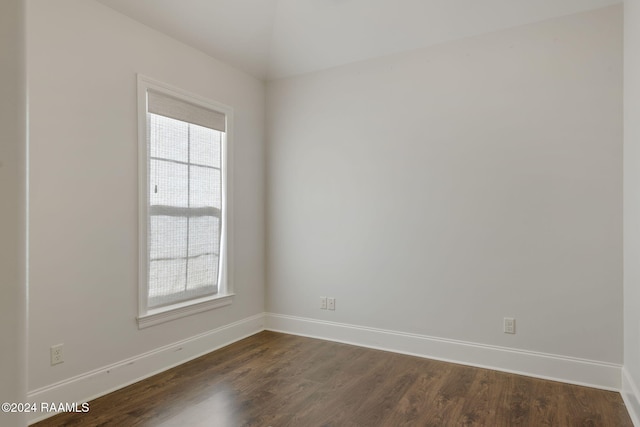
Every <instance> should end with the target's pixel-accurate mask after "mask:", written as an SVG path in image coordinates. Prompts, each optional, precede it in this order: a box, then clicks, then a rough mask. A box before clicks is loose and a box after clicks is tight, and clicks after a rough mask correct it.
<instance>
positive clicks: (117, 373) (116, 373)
mask: <svg viewBox="0 0 640 427" xmlns="http://www.w3.org/2000/svg"><path fill="white" fill-rule="evenodd" d="M262 330H264V314H263V313H260V314H257V315H255V316H252V317H248V318H246V319H243V320H240V321H238V322H234V323H231V324H229V325H225V326H222V327H220V328H217V329H213V330H211V331H207V332H205V333H202V334H199V335H196V336H193V337H190V338H187V339H185V340H182V341H178V342H175V343H172V344H169V345H166V346H164V347H160V348H157V349H155V350H152V351H149V352H147V353H144V354H140V355H137V356H135V357H132V358H129V359H126V360H122V361H120V362H117V363H115V364H113V365H109V366H104V367H102V368H99V369H96V370H93V371H91V372H86V373H84V374H81V375H78V376H75V377H73V378H69V379H67V380H64V381H60V382H58V383H55V384H51V385H48V386H46V387H42V388H39V389H37V390H33V391H30V392H29V394H28V395H27V400H28V401H29V402H56V403H58V402H69V403H71V402H88V401H89V400H92V399H95V398H97V397H100V396H103V395H105V394H107V393H110V392H112V391H115V390H118V389H120V388H123V387H126V386H128V385H130V384H133V383H135V382H138V381H140V380H142V379H144V378H148V377H150V376H152V375H155V374H157V373H160V372H163V371H166V370H168V369H170V368H173V367H174V366H177V365H180V364H182V363H185V362H188V361H189V360H192V359H195V358H197V357H200V356H202V355H204V354H207V353H210V352H212V351H214V350H216V349H219V348H221V347H224V346H226V345H229V344H231V343H233V342H235V341H239V340H241V339H243V338H246V337H248V336H251V335H254V334H256V333H258V332H260V331H262ZM30 415H31V417H30V418H29V420H28V421H29V424H33V423H35V422H37V421H40V420H43V419H45V418H48V417H50V416H53V415H55V413H54V412H52V413H46V414H43V413H31V414H30Z"/></svg>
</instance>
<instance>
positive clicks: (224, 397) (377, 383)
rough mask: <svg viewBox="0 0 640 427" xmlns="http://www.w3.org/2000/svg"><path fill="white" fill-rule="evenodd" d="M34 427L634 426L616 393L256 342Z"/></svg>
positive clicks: (411, 360)
mask: <svg viewBox="0 0 640 427" xmlns="http://www.w3.org/2000/svg"><path fill="white" fill-rule="evenodd" d="M90 405H91V406H90V411H89V412H88V413H86V414H61V415H57V416H55V417H52V418H49V419H47V420H45V421H42V422H40V423H38V424H35V425H36V426H56V427H57V426H124V427H132V426H154V427H156V426H162V427H170V426H179V427H187V426H220V427H225V426H265V427H267V426H273V427H278V426H300V427H310V426H394V427H395V426H438V427H440V426H491V427H497V426H536V427H537V426H562V427H564V426H613V427H625V426H630V427H632V423H631V419H630V418H629V415H628V413H627V411H626V408H625V406H624V403H623V402H622V399H621V397H620V395H619V394H618V393H615V392H608V391H603V390H596V389H592V388H588V387H580V386H573V385H568V384H563V383H558V382H552V381H545V380H539V379H535V378H529V377H524V376H520V375H514V374H507V373H502V372H497V371H491V370H488V369H478V368H471V367H467V366H462V365H456V364H452V363H446V362H438V361H433V360H428V359H421V358H418V357H412V356H405V355H400V354H395V353H388V352H384V351H378V350H371V349H366V348H361V347H355V346H350V345H346V344H338V343H333V342H328V341H322V340H316V339H311V338H303V337H297V336H292V335H285V334H279V333H274V332H261V333H259V334H257V335H254V336H252V337H250V338H247V339H244V340H242V341H239V342H237V343H235V344H232V345H230V346H227V347H225V348H223V349H220V350H218V351H215V352H213V353H210V354H208V355H206V356H203V357H200V358H198V359H196V360H193V361H191V362H189V363H186V364H184V365H181V366H179V367H177V368H174V369H171V370H169V371H166V372H163V373H161V374H158V375H156V376H154V377H151V378H149V379H146V380H144V381H141V382H139V383H136V384H133V385H131V386H129V387H126V388H124V389H121V390H119V391H116V392H114V393H111V394H109V395H106V396H103V397H101V398H98V399H96V400H94V401H92V402H90Z"/></svg>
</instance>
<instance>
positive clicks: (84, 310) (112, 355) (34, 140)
mask: <svg viewBox="0 0 640 427" xmlns="http://www.w3.org/2000/svg"><path fill="white" fill-rule="evenodd" d="M28 20H29V21H28V22H29V24H28V43H29V44H28V48H29V50H28V63H29V75H28V80H29V85H30V94H31V95H30V99H29V102H30V132H31V147H30V157H31V164H30V182H31V192H30V203H31V218H30V227H31V235H30V236H31V237H30V245H31V250H30V260H31V289H30V295H29V299H30V300H29V304H30V306H29V312H30V317H29V322H30V331H29V389H30V391H34V390H36V389H39V388H42V387H45V386H49V385H52V384H55V383H57V382H59V381H72V380H73V377H74V376H76V375H82V374H85V373H87V372H89V371H92V370H94V369H99V368H101V367H105V366H109V365H111V364H114V363H118V362H120V361H123V360H125V359H128V358H131V357H135V356H138V355H140V354H142V353H145V352H152V351H154V350H157V349H158V348H160V347H162V346H165V345H168V344H171V343H174V342H176V341H179V340H183V339H186V338H189V337H192V336H195V335H197V334H201V333H205V332H207V331H211V330H214V329H216V328H219V327H221V326H223V325H228V324H231V323H233V322H238V321H240V320H242V319H246V318H248V317H250V316H254V315H256V314H261V313H262V312H263V310H264V244H263V242H264V208H263V206H264V189H263V187H264V184H263V182H264V144H263V127H264V85H263V83H262V82H261V81H259V80H256V79H254V78H253V77H250V76H248V75H247V74H244V73H242V72H240V71H238V70H235V69H233V68H231V67H229V66H227V65H225V64H223V63H221V62H219V61H216V60H214V59H212V58H211V57H208V56H206V55H204V54H203V53H201V52H199V51H197V50H194V49H192V48H190V47H187V46H185V45H183V44H180V43H178V42H177V41H175V40H173V39H171V38H169V37H167V36H164V35H161V34H160V33H157V32H155V31H153V30H151V29H149V28H148V27H145V26H143V25H141V24H138V23H136V22H135V21H133V20H130V19H129V18H126V17H124V16H123V15H120V14H118V13H117V12H115V11H113V10H111V9H109V8H107V7H105V6H103V5H101V4H99V3H97V2H94V1H90V0H57V1H55V2H52V1H49V0H32V1H30V2H29V8H28ZM136 73H143V74H145V75H147V76H149V77H152V78H155V79H158V80H161V81H164V82H166V83H169V84H172V85H174V86H177V87H180V88H183V89H185V90H187V91H190V92H194V93H197V94H199V95H201V96H204V97H207V98H210V99H212V100H216V101H219V102H222V103H224V104H227V105H230V106H232V107H233V108H234V109H235V124H236V127H235V141H234V143H235V148H234V150H235V153H234V154H235V161H234V165H233V167H234V172H235V175H234V202H235V210H234V213H235V218H234V219H235V228H234V235H235V245H234V247H235V252H234V262H235V272H234V277H235V292H236V297H235V300H234V303H233V305H231V306H229V307H224V308H221V309H217V310H213V311H209V312H206V313H201V314H197V315H194V316H190V317H187V318H182V319H179V320H175V321H172V322H169V323H165V324H162V325H158V326H154V327H151V328H148V329H144V330H138V328H137V324H136V320H135V318H136V316H137V254H138V252H137V236H138V230H137V221H138V212H137V178H138V175H137V130H136V126H137V116H136V102H137V100H136ZM58 343H64V357H65V362H64V363H63V364H61V365H57V366H54V367H52V366H50V364H49V347H50V346H51V345H53V344H58ZM165 367H166V366H165ZM101 391H106V390H101ZM55 396H56V395H55V394H54V397H55ZM57 397H58V398H62V397H64V396H62V395H57ZM85 397H88V396H85Z"/></svg>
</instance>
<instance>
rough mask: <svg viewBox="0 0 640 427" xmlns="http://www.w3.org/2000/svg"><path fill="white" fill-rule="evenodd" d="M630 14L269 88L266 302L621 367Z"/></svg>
mask: <svg viewBox="0 0 640 427" xmlns="http://www.w3.org/2000/svg"><path fill="white" fill-rule="evenodd" d="M621 21H622V8H621V6H619V5H618V6H612V7H608V8H605V9H600V10H597V11H593V12H587V13H583V14H579V15H572V16H567V17H563V18H559V19H553V20H549V21H545V22H542V23H539V24H533V25H528V26H523V27H518V28H514V29H509V30H505V31H500V32H496V33H492V34H489V35H484V36H479V37H475V38H471V39H465V40H460V41H456V42H451V43H446V44H442V45H439V46H436V47H432V48H427V49H422V50H417V51H413V52H410V53H405V54H399V55H395V56H390V57H385V58H381V59H377V60H371V61H365V62H361V63H356V64H352V65H347V66H343V67H339V68H334V69H331V70H327V71H323V72H318V73H313V74H309V75H305V76H301V77H294V78H287V79H283V80H277V81H274V82H271V83H269V84H268V89H267V112H268V119H267V123H268V132H267V139H268V171H267V176H268V190H267V201H268V203H267V217H268V221H267V229H268V246H267V259H268V261H267V265H268V279H267V310H268V311H270V312H272V313H276V314H279V315H286V316H298V317H302V318H307V319H316V320H321V321H333V322H340V323H344V324H348V325H361V326H366V327H369V328H381V329H386V330H392V331H401V332H405V333H412V334H419V335H425V336H432V337H442V338H447V339H455V340H461V341H465V342H473V343H481V344H486V345H494V346H504V347H509V348H514V349H522V350H530V351H535V352H544V353H550V354H554V355H562V356H568V357H575V358H582V359H589V360H594V361H601V362H606V363H611V364H620V363H621V362H622V310H621V309H622V285H621V284H622V169H621V167H622V121H621V117H622V70H621V64H622V31H621V28H622V27H621ZM320 296H333V297H335V298H336V299H337V304H336V307H337V308H336V311H335V312H332V311H324V310H320V309H319V297H320ZM505 316H510V317H515V318H516V319H517V334H516V335H506V334H504V333H503V332H502V318H503V317H505ZM617 372H618V379H617V381H618V382H619V369H618V371H617Z"/></svg>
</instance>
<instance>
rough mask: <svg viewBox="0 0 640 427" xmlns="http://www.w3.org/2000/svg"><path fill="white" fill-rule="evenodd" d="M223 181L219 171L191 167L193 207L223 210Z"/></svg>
mask: <svg viewBox="0 0 640 427" xmlns="http://www.w3.org/2000/svg"><path fill="white" fill-rule="evenodd" d="M221 184H222V183H221V181H220V171H219V170H218V169H211V168H204V167H199V166H191V200H190V201H191V207H203V206H213V207H215V208H218V209H220V208H221V205H222V203H221V199H222V195H221V187H220V186H221Z"/></svg>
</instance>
